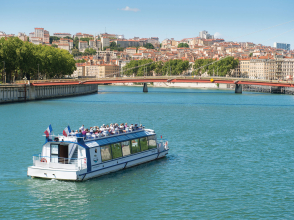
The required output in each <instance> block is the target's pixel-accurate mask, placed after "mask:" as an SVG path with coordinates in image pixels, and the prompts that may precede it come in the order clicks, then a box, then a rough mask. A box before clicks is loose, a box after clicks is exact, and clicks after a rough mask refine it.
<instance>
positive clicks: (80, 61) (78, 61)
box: [76, 59, 87, 63]
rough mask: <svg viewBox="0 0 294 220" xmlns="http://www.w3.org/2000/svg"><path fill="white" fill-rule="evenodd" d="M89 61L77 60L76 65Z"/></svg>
mask: <svg viewBox="0 0 294 220" xmlns="http://www.w3.org/2000/svg"><path fill="white" fill-rule="evenodd" d="M86 62H87V61H86V60H85V59H81V60H76V63H86Z"/></svg>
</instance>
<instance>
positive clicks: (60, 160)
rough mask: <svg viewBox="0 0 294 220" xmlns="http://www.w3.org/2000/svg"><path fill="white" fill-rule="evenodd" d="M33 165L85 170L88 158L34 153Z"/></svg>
mask: <svg viewBox="0 0 294 220" xmlns="http://www.w3.org/2000/svg"><path fill="white" fill-rule="evenodd" d="M33 165H34V166H38V167H47V168H58V169H73V170H83V169H86V168H87V158H65V157H49V156H42V155H40V154H37V155H33Z"/></svg>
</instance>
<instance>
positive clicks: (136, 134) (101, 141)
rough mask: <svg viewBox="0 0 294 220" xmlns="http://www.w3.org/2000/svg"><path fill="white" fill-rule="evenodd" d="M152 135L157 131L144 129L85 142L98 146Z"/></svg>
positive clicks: (91, 145) (90, 145)
mask: <svg viewBox="0 0 294 220" xmlns="http://www.w3.org/2000/svg"><path fill="white" fill-rule="evenodd" d="M152 135H155V133H150V132H148V131H145V130H144V131H140V132H134V133H126V134H121V135H117V136H108V137H105V138H102V139H95V140H92V141H86V142H85V144H86V145H87V146H88V147H98V146H103V145H109V144H114V143H118V142H124V141H130V140H133V139H138V138H143V137H147V136H152Z"/></svg>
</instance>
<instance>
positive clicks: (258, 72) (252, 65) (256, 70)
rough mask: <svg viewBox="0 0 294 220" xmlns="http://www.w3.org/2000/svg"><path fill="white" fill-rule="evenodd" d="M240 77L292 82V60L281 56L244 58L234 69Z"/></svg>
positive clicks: (293, 69) (293, 67)
mask: <svg viewBox="0 0 294 220" xmlns="http://www.w3.org/2000/svg"><path fill="white" fill-rule="evenodd" d="M236 72H239V74H240V76H242V77H248V78H250V79H262V80H275V79H281V80H293V76H294V58H293V57H287V56H283V55H281V54H274V55H269V54H268V55H266V56H257V57H250V58H244V59H240V60H239V66H238V68H237V69H236Z"/></svg>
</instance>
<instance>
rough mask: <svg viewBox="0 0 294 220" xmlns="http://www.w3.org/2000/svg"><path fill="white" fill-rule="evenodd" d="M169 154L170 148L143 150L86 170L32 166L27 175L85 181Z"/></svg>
mask: <svg viewBox="0 0 294 220" xmlns="http://www.w3.org/2000/svg"><path fill="white" fill-rule="evenodd" d="M167 154H168V149H167V150H164V151H162V152H160V153H157V149H156V150H155V149H154V150H149V151H146V152H141V153H138V154H135V155H130V156H128V157H123V158H118V159H116V160H111V161H108V162H104V163H100V164H97V165H92V167H91V168H92V169H91V170H92V171H90V172H87V170H86V169H84V170H68V169H57V168H51V167H39V166H31V167H29V168H28V172H27V175H28V176H31V177H37V178H44V179H57V180H70V181H84V180H88V179H91V178H95V177H98V176H102V175H105V174H108V173H112V172H116V171H118V170H122V169H126V168H129V167H133V166H136V165H139V164H142V163H146V162H149V161H152V160H156V159H159V158H163V157H165V156H166V155H167Z"/></svg>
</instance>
